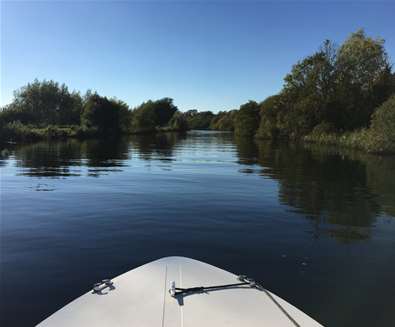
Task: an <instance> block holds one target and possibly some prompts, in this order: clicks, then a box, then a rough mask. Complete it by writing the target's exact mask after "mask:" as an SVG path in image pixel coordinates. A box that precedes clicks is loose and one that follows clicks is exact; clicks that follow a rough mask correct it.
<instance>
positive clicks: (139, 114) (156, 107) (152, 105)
mask: <svg viewBox="0 0 395 327" xmlns="http://www.w3.org/2000/svg"><path fill="white" fill-rule="evenodd" d="M177 110H178V109H177V107H176V106H175V105H174V104H173V99H170V98H163V99H160V100H156V101H152V100H149V101H147V102H144V103H142V104H141V105H140V106H139V107H137V108H135V109H134V110H133V113H132V131H134V132H144V131H154V130H155V129H157V128H158V127H164V126H167V125H168V123H169V121H170V119H171V118H172V117H173V115H174V113H175V112H176V111H177Z"/></svg>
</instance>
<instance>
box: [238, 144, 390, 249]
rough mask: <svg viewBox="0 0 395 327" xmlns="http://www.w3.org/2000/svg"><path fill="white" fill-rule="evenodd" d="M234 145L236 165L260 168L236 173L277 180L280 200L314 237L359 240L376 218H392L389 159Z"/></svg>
mask: <svg viewBox="0 0 395 327" xmlns="http://www.w3.org/2000/svg"><path fill="white" fill-rule="evenodd" d="M235 143H236V145H237V151H238V156H239V162H240V163H242V164H244V165H250V166H251V165H254V164H257V165H259V167H260V168H259V169H260V171H259V169H253V168H245V169H241V170H240V171H241V172H243V173H248V174H250V173H253V172H258V171H259V173H260V174H261V175H262V176H264V177H268V178H270V179H275V180H277V181H278V183H279V192H278V198H279V201H280V202H281V203H283V204H286V205H287V206H290V207H292V208H294V209H295V210H296V211H297V212H300V213H302V214H303V215H304V216H305V217H307V218H308V219H310V220H311V221H312V225H313V228H314V232H313V234H314V237H318V236H319V235H320V234H321V233H325V234H327V235H330V236H332V237H335V238H336V239H338V240H341V241H345V242H348V241H352V240H363V239H366V238H369V236H370V228H369V227H371V226H372V225H373V224H374V223H375V222H376V218H377V216H379V215H381V214H386V215H390V216H392V217H393V216H394V213H395V212H394V204H395V179H394V178H393V176H394V175H395V174H394V173H395V158H393V157H385V158H384V157H379V156H372V155H366V154H362V153H361V152H355V151H354V152H353V151H347V150H344V149H343V150H342V151H341V152H339V150H338V149H337V150H336V149H330V148H326V147H319V146H311V145H305V146H303V145H300V144H299V145H298V144H289V145H288V144H284V143H279V144H275V143H272V142H268V141H259V142H256V141H252V140H248V139H237V138H236V139H235ZM391 176H392V177H391ZM329 226H330V227H329Z"/></svg>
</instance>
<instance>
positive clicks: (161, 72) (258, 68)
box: [1, 0, 395, 111]
mask: <svg viewBox="0 0 395 327" xmlns="http://www.w3.org/2000/svg"><path fill="white" fill-rule="evenodd" d="M394 17H395V3H394V2H390V1H387V2H377V1H374V2H373V1H372V2H368V1H363V0H362V1H357V2H344V1H343V2H333V1H331V2H328V1H315V2H313V1H308V2H295V1H292V2H284V1H277V2H267V1H260V2H251V1H239V2H236V1H231V0H228V1H225V0H222V1H215V2H208V1H199V2H197V1H194V2H191V1H178V2H175V1H160V2H159V1H155V2H153V1H149V2H147V1H146V2H142V1H68V2H60V1H52V2H50V1H29V2H21V1H17V2H11V1H10V2H4V1H2V2H1V104H2V105H3V104H5V103H8V102H10V101H11V100H12V94H13V90H15V89H17V88H19V87H21V86H23V85H25V84H26V83H28V82H29V81H32V80H34V79H35V78H38V79H54V80H56V81H58V82H62V83H63V82H64V83H66V84H67V85H68V86H69V88H70V89H77V90H80V91H82V92H85V91H86V90H87V89H93V90H97V91H98V92H99V93H100V94H101V95H106V96H115V97H117V98H119V99H121V100H124V101H126V102H127V103H128V104H129V105H131V106H135V105H138V104H140V103H141V102H143V101H145V100H147V99H157V98H161V97H165V96H167V97H172V98H174V100H175V104H176V105H177V106H178V107H179V108H180V109H181V110H188V109H193V108H197V109H199V110H213V111H218V110H226V109H232V108H236V107H238V106H239V105H240V104H241V103H243V102H246V101H247V100H249V99H254V100H259V101H260V100H263V99H264V98H265V97H266V96H268V95H271V94H274V93H276V92H278V91H279V90H280V88H281V86H282V83H283V77H284V75H285V74H286V73H287V72H288V71H289V70H290V69H291V67H292V64H294V63H295V62H296V61H297V60H299V59H301V58H302V57H304V56H306V55H308V54H311V53H312V52H314V51H315V50H317V49H318V47H319V46H320V44H321V43H322V42H323V40H325V39H331V40H333V41H335V42H337V43H341V42H342V41H343V40H344V39H345V38H346V37H347V36H348V35H349V34H350V33H351V32H353V31H355V30H357V29H358V28H360V27H362V28H364V29H365V31H366V32H367V34H369V35H372V36H381V37H383V38H384V39H385V40H386V48H387V51H388V53H389V55H390V57H391V59H392V62H394V59H395V19H394Z"/></svg>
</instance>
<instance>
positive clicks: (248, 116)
mask: <svg viewBox="0 0 395 327" xmlns="http://www.w3.org/2000/svg"><path fill="white" fill-rule="evenodd" d="M259 121H260V116H259V104H258V103H257V102H255V101H248V102H247V103H245V104H243V105H241V106H240V109H239V111H238V112H237V113H236V115H235V121H234V126H235V133H236V134H237V135H239V136H254V135H255V133H256V131H257V129H258V126H259Z"/></svg>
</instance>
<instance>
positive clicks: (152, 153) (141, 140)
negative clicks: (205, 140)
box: [130, 133, 187, 161]
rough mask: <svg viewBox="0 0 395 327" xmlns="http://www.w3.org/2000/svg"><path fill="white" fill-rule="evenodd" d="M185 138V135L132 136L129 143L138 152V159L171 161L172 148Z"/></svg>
mask: <svg viewBox="0 0 395 327" xmlns="http://www.w3.org/2000/svg"><path fill="white" fill-rule="evenodd" d="M186 137H187V134H186V133H160V134H148V135H133V136H131V137H130V142H131V144H132V145H133V147H134V148H136V149H137V150H138V156H139V158H140V159H143V160H152V159H158V160H161V161H173V160H174V158H173V149H174V147H175V146H176V144H178V143H179V142H181V141H182V140H185V139H186Z"/></svg>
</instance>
